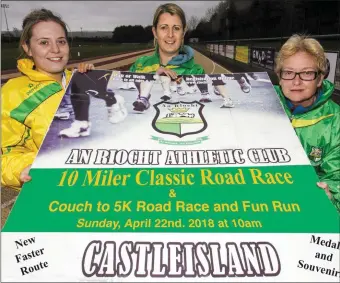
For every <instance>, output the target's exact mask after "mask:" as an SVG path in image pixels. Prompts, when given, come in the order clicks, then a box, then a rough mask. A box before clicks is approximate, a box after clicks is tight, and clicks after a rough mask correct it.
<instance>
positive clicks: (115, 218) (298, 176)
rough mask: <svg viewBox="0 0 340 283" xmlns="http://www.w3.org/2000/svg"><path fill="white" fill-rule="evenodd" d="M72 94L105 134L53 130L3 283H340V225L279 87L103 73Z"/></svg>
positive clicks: (57, 123) (59, 125)
mask: <svg viewBox="0 0 340 283" xmlns="http://www.w3.org/2000/svg"><path fill="white" fill-rule="evenodd" d="M244 81H247V82H249V87H250V88H251V91H250V92H247V93H245V92H243V91H244V90H243V88H242V86H241V82H242V83H243V84H244ZM169 88H170V89H171V95H170V93H169ZM69 91H70V92H71V100H72V104H73V106H74V109H73V110H74V112H75V113H78V114H79V109H81V113H80V114H81V115H84V116H88V117H89V121H90V122H91V128H90V129H89V128H88V127H87V126H85V125H81V126H80V128H78V131H75V132H74V137H71V134H69V135H68V137H66V136H67V135H65V132H64V131H63V130H64V129H68V128H69V127H70V126H71V124H72V121H68V120H57V119H55V120H54V121H53V122H52V124H51V126H50V129H49V131H48V133H47V135H46V137H45V139H44V143H43V145H42V148H41V150H40V151H39V154H38V156H37V159H36V161H35V162H34V165H33V168H32V169H31V176H32V181H31V182H29V183H27V184H26V185H25V186H24V187H23V189H22V191H21V193H20V195H19V197H18V199H17V201H16V203H15V205H14V207H13V210H12V212H11V214H10V216H9V219H8V220H7V222H6V224H5V227H4V229H3V234H2V253H1V264H2V266H1V273H2V274H1V276H2V281H4V282H8V281H12V282H13V281H14V282H19V281H20V282H52V281H57V282H83V281H91V282H103V281H105V282H109V281H110V282H114V281H119V282H161V281H166V282H185V281H189V282H200V281H201V282H207V281H209V282H227V281H232V282H259V281H263V282H299V281H300V282H302V281H303V282H307V281H309V282H339V274H340V271H339V263H340V262H339V249H340V244H339V234H338V233H339V215H338V213H337V211H336V209H335V208H334V207H333V205H332V204H331V202H330V201H329V200H328V198H327V196H326V194H325V193H324V191H322V190H321V189H318V188H317V187H316V182H317V180H318V178H317V176H316V174H315V172H314V169H313V168H312V167H311V166H310V164H309V160H308V158H307V156H306V154H305V152H304V150H303V148H302V146H301V144H300V142H299V140H298V138H297V136H296V135H295V132H294V130H293V128H292V127H291V125H290V121H289V119H288V118H287V116H286V115H285V113H284V111H283V109H282V107H281V105H280V102H279V100H278V98H277V95H276V94H275V91H274V89H273V86H272V84H271V82H270V79H269V77H268V75H267V73H255V74H246V73H239V74H214V75H192V76H182V77H180V78H179V79H177V80H176V81H172V82H171V83H169V81H167V80H166V79H165V78H164V77H158V76H154V75H152V74H143V73H138V74H137V73H129V72H117V71H103V70H96V71H90V72H88V73H86V74H80V73H77V72H76V73H75V74H74V76H73V78H72V81H71V84H70V86H69ZM207 91H208V92H209V93H210V96H211V99H212V102H209V103H202V102H200V99H201V98H202V94H201V93H206V92H207ZM139 93H140V94H141V95H142V96H144V97H147V96H150V107H149V108H147V109H146V110H145V111H144V112H137V111H134V110H133V109H134V107H136V105H137V104H136V103H134V102H135V101H136V99H137V97H138V94H139ZM165 94H166V95H165ZM113 95H114V96H115V99H117V100H119V101H120V102H121V101H122V100H121V99H118V98H120V97H123V98H124V100H125V105H126V107H127V110H128V114H127V117H126V119H125V120H123V121H121V122H119V123H114V124H112V123H110V121H112V119H109V118H108V114H110V115H111V116H110V115H109V117H111V118H112V113H113V112H114V111H117V107H114V108H111V107H110V105H109V106H108V104H109V102H110V101H111V100H109V98H110V97H111V98H112V97H113ZM169 95H170V96H169ZM164 96H166V97H168V98H170V100H167V101H165V100H164V99H165V98H164ZM223 97H226V100H227V98H230V99H231V100H232V101H233V104H234V107H233V108H230V106H229V108H228V107H227V108H226V107H224V105H225V104H224V99H223ZM87 98H90V103H88V99H87ZM139 98H140V100H143V99H142V98H141V97H139ZM161 98H163V100H162V99H161ZM104 100H105V101H104ZM111 103H112V101H111ZM118 108H119V107H118ZM108 110H109V112H108ZM78 114H77V115H78ZM79 119H80V118H79ZM78 122H79V121H78ZM73 125H74V124H73ZM61 133H64V134H61ZM76 133H78V135H79V136H78V137H76V136H77V135H76Z"/></svg>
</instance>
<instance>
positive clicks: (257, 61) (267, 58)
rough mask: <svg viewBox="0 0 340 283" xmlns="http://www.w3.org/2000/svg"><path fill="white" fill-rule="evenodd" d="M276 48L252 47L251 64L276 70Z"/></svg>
mask: <svg viewBox="0 0 340 283" xmlns="http://www.w3.org/2000/svg"><path fill="white" fill-rule="evenodd" d="M274 60H275V48H267V47H252V48H251V56H250V62H251V63H252V64H254V65H257V66H259V67H262V68H267V69H270V70H274Z"/></svg>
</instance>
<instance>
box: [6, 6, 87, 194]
mask: <svg viewBox="0 0 340 283" xmlns="http://www.w3.org/2000/svg"><path fill="white" fill-rule="evenodd" d="M19 47H20V48H21V49H22V52H23V54H24V55H25V57H26V58H24V59H19V60H18V63H17V67H18V70H19V71H20V72H21V74H22V75H21V76H20V77H17V78H14V79H11V80H9V81H8V82H7V83H6V84H5V85H4V86H3V87H2V90H1V92H2V93H1V100H2V114H1V118H2V127H1V133H2V145H1V153H2V156H1V157H2V158H1V167H2V171H1V185H2V186H7V187H11V188H15V189H20V188H21V186H22V185H23V183H25V182H27V181H29V180H31V177H30V176H29V170H30V168H31V165H32V163H33V161H34V158H35V156H36V154H37V152H38V150H39V148H40V146H41V144H42V142H43V139H44V137H45V134H46V131H47V129H48V128H49V126H50V124H51V122H52V120H53V116H54V114H55V112H56V110H57V108H58V106H59V104H60V101H61V100H62V97H63V95H64V93H65V88H66V86H67V84H68V82H69V80H70V78H71V75H72V71H70V70H67V69H66V65H67V62H68V59H69V53H70V48H69V44H68V32H67V27H66V24H65V22H64V21H63V20H62V19H61V18H60V17H59V16H57V15H55V14H54V13H53V12H51V11H49V10H46V9H40V10H34V11H32V12H31V13H29V14H28V15H27V16H26V17H25V19H24V20H23V24H22V34H21V38H20V46H19ZM92 68H93V65H91V64H81V65H80V66H79V71H80V72H84V71H86V70H88V69H92Z"/></svg>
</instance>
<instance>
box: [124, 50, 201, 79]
mask: <svg viewBox="0 0 340 283" xmlns="http://www.w3.org/2000/svg"><path fill="white" fill-rule="evenodd" d="M159 67H160V59H159V53H158V52H157V51H156V52H155V53H154V54H153V55H151V56H142V57H140V58H138V59H137V60H136V62H135V63H134V64H133V65H132V66H131V67H130V72H135V73H155V72H156V71H157V69H158V68H159ZM164 67H165V68H167V69H172V70H174V71H175V72H176V73H177V74H178V75H201V74H204V73H205V72H204V69H203V68H202V66H201V65H198V64H196V63H195V62H194V51H193V49H192V48H191V47H189V46H184V50H183V52H182V53H180V54H179V55H177V56H175V57H174V58H172V59H171V60H170V61H169V63H168V64H167V65H166V66H164Z"/></svg>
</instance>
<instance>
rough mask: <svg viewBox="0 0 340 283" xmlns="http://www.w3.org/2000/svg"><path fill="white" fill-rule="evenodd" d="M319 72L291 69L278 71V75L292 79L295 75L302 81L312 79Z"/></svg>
mask: <svg viewBox="0 0 340 283" xmlns="http://www.w3.org/2000/svg"><path fill="white" fill-rule="evenodd" d="M319 74H320V72H319V71H304V72H293V71H285V70H281V71H280V77H281V79H283V80H294V79H295V77H296V75H299V78H300V79H301V80H303V81H314V80H315V79H316V78H317V76H318V75H319Z"/></svg>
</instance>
